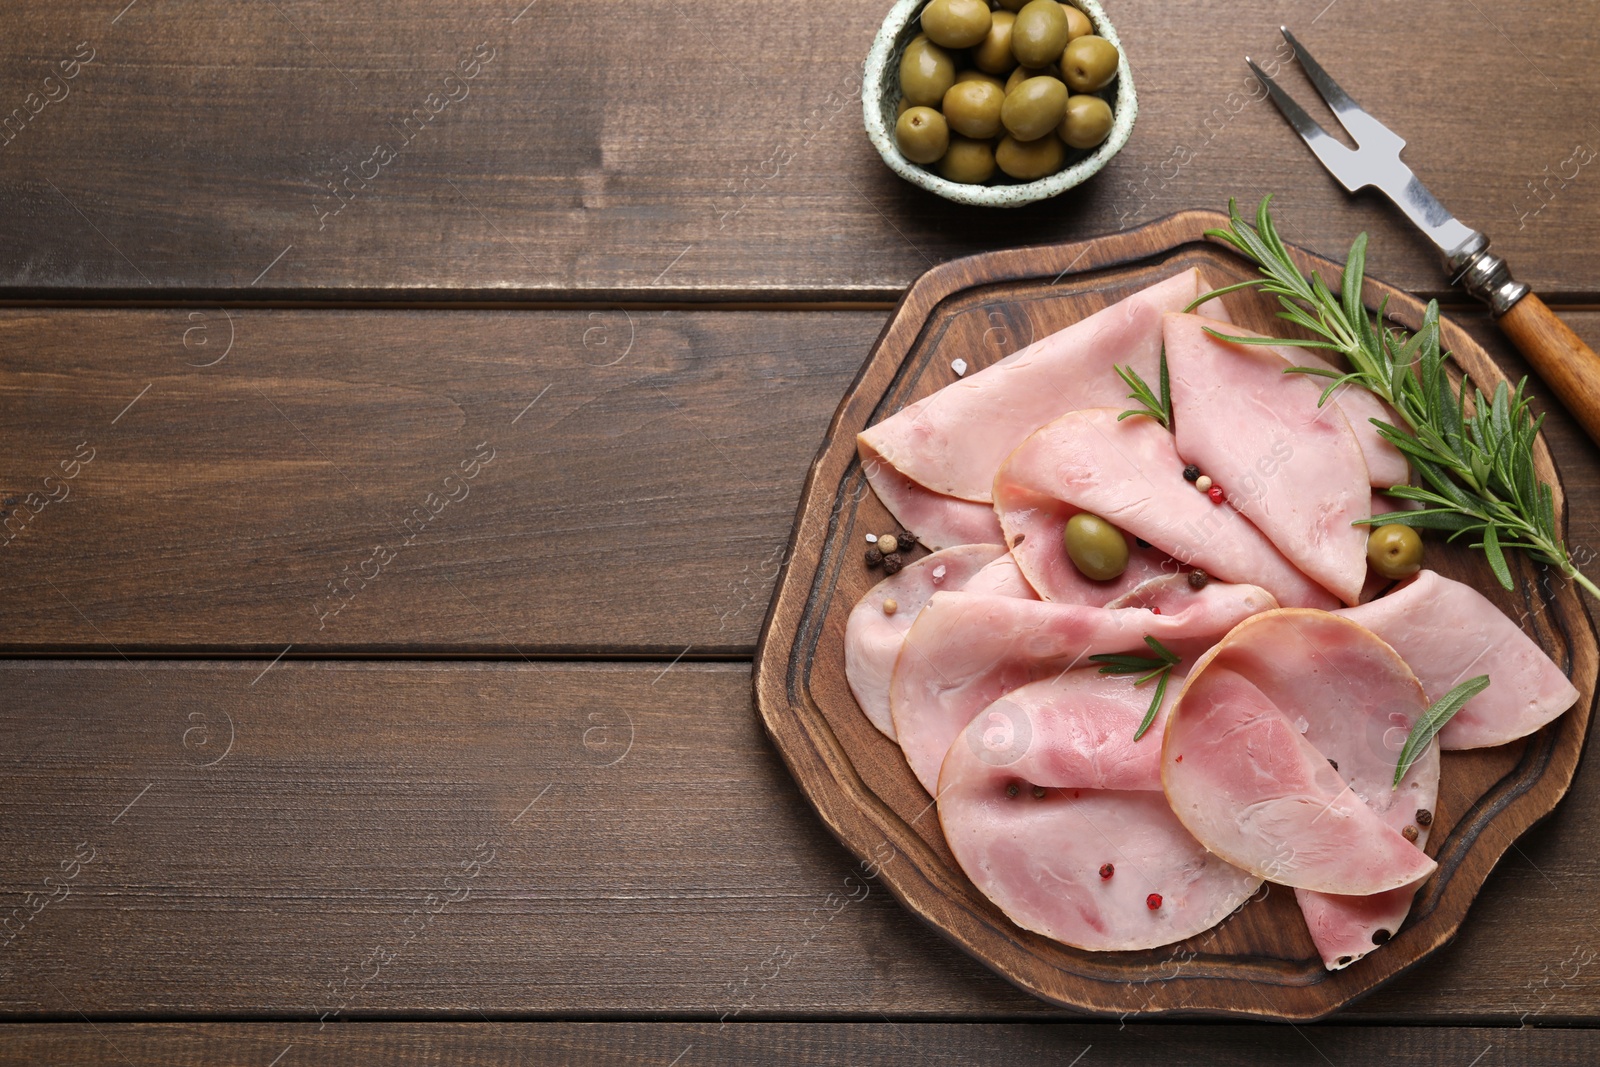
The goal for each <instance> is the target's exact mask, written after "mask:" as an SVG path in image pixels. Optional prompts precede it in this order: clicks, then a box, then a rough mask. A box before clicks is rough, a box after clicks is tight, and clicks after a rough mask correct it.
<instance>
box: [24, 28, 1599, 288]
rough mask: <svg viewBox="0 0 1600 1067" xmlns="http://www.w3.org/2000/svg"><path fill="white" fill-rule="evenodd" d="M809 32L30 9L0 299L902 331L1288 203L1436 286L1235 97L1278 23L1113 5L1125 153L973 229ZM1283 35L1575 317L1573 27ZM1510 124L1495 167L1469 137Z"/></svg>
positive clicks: (1587, 94) (1590, 80)
mask: <svg viewBox="0 0 1600 1067" xmlns="http://www.w3.org/2000/svg"><path fill="white" fill-rule="evenodd" d="M805 12H806V17H805V18H804V20H803V21H796V20H794V19H791V20H789V21H787V22H784V23H781V24H780V23H777V22H775V20H773V19H772V17H771V15H770V13H769V12H768V11H767V10H766V9H765V8H763V7H761V6H759V5H749V4H733V3H727V4H721V5H714V6H706V5H697V6H693V7H686V6H685V5H683V4H680V3H675V2H672V0H640V2H639V3H635V4H630V5H629V6H628V9H627V15H626V17H620V16H615V15H606V14H600V15H597V13H596V12H594V11H593V10H591V9H588V8H584V7H576V6H570V5H561V4H535V5H528V4H527V0H473V2H470V3H466V4H462V3H452V2H447V0H409V2H407V3H404V4H389V5H384V6H383V7H381V8H378V7H367V6H365V5H326V4H316V3H311V2H310V0H282V2H280V3H273V4H259V5H249V6H248V7H247V8H244V9H241V8H240V7H239V5H237V4H230V3H225V2H223V0H185V2H180V3H163V4H149V3H145V4H135V5H131V6H128V5H125V3H124V2H119V0H110V2H108V3H104V4H98V5H95V6H94V8H93V9H92V10H85V9H81V8H79V7H78V6H75V5H61V4H57V3H51V2H49V0H20V2H16V3H13V4H11V5H10V6H9V7H8V10H7V33H6V37H5V41H4V42H3V44H0V75H3V76H0V86H3V87H4V95H3V96H0V118H10V120H11V122H12V126H11V127H8V128H6V129H5V131H4V132H3V133H0V141H3V142H4V147H3V148H0V190H3V195H4V198H5V200H6V203H7V204H8V206H10V207H11V210H9V211H7V212H5V213H4V217H3V218H0V287H3V290H4V291H5V292H6V293H7V294H9V295H11V296H23V297H65V298H79V297H81V296H83V295H84V294H86V293H98V294H102V295H124V296H126V295H144V296H153V297H157V298H160V299H173V298H174V296H175V295H176V294H192V293H201V292H204V293H210V294H214V295H218V296H227V297H229V298H234V299H237V298H240V297H243V296H255V295H261V294H266V295H277V296H295V297H304V298H340V297H348V296H351V295H361V296H372V297H397V298H399V297H403V298H406V299H460V298H473V299H495V298H506V297H516V298H554V299H572V298H573V296H574V294H587V295H588V296H590V297H592V298H595V299H603V298H609V297H612V296H618V295H624V294H632V295H635V296H637V295H641V294H643V295H645V296H646V297H647V298H649V297H655V296H657V295H665V296H670V297H673V298H677V299H686V300H723V299H729V298H741V299H752V298H774V297H777V298H782V299H791V298H792V299H813V298H821V299H863V298H865V299H873V300H888V299H893V298H894V297H895V296H896V295H897V294H898V292H899V290H901V289H902V288H903V287H904V286H905V285H906V284H907V283H908V282H909V281H910V280H911V279H912V278H913V277H914V276H915V275H916V274H918V273H920V272H921V271H923V270H925V269H926V268H927V267H929V266H931V265H932V264H934V263H936V262H940V261H943V260H946V259H950V258H952V257H955V256H959V255H963V254H966V253H970V252H975V251H982V250H987V249H990V248H995V247H1006V246H1014V245H1020V244H1031V243H1038V242H1043V241H1052V240H1062V239H1069V238H1081V237H1086V236H1092V235H1095V234H1100V233H1107V232H1111V231H1113V230H1116V229H1119V228H1122V227H1125V226H1129V225H1135V224H1138V223H1140V222H1144V221H1148V220H1150V219H1152V218H1155V217H1158V216H1160V215H1163V214H1167V213H1169V212H1171V211H1175V210H1178V209H1181V208H1189V207H1206V208H1221V207H1223V206H1224V205H1225V204H1226V202H1227V199H1228V197H1230V196H1238V197H1240V198H1243V199H1246V200H1254V199H1255V198H1257V197H1258V196H1260V195H1261V194H1263V193H1266V192H1274V191H1275V192H1277V193H1280V194H1282V196H1283V199H1282V201H1281V203H1282V210H1281V211H1280V213H1279V218H1280V222H1281V224H1282V226H1283V228H1284V232H1285V237H1286V238H1288V239H1290V240H1293V241H1295V242H1297V243H1300V244H1303V245H1306V246H1308V247H1312V248H1316V249H1321V250H1325V251H1331V252H1339V251H1340V250H1342V249H1343V248H1344V247H1346V246H1347V244H1348V242H1349V239H1350V238H1351V237H1352V236H1353V235H1354V233H1355V232H1356V231H1357V230H1358V229H1361V228H1368V229H1371V230H1373V231H1374V234H1375V239H1374V246H1373V250H1372V251H1373V261H1374V262H1376V263H1379V264H1381V265H1382V273H1383V275H1384V276H1385V277H1386V278H1387V280H1389V281H1392V282H1394V283H1396V284H1398V285H1401V286H1402V287H1408V288H1419V287H1420V288H1422V289H1426V290H1430V291H1436V290H1441V289H1443V288H1444V285H1445V283H1444V280H1443V278H1442V277H1441V276H1440V273H1439V271H1438V269H1437V267H1436V265H1435V262H1434V256H1433V254H1432V252H1431V250H1430V249H1429V248H1428V247H1427V246H1426V245H1425V243H1424V242H1423V241H1422V239H1421V238H1419V237H1417V236H1416V235H1415V234H1413V233H1410V232H1408V231H1407V229H1406V228H1405V226H1404V224H1403V223H1401V222H1400V221H1399V219H1398V217H1397V216H1396V215H1395V213H1394V212H1393V211H1392V210H1391V209H1389V208H1388V207H1387V206H1386V205H1384V204H1383V203H1382V202H1381V201H1379V200H1377V199H1376V198H1374V197H1371V196H1370V195H1369V196H1365V197H1362V198H1361V199H1359V200H1358V201H1356V202H1355V204H1354V206H1352V205H1351V204H1350V202H1349V198H1348V197H1347V196H1346V195H1345V193H1344V192H1343V191H1342V190H1341V189H1340V188H1338V187H1337V186H1336V185H1335V184H1334V183H1333V182H1332V181H1331V180H1330V179H1329V178H1328V177H1327V175H1325V174H1324V173H1323V172H1322V171H1321V169H1320V167H1319V165H1318V164H1317V163H1316V161H1315V160H1314V159H1313V158H1312V157H1311V155H1310V153H1308V152H1307V151H1305V150H1304V148H1303V146H1301V145H1300V144H1299V143H1298V142H1297V141H1296V139H1295V138H1294V136H1293V134H1292V133H1291V132H1290V131H1289V130H1288V128H1287V127H1286V126H1285V125H1284V124H1283V122H1282V121H1281V120H1280V119H1279V117H1278V116H1277V115H1276V114H1275V113H1274V112H1273V110H1272V109H1271V108H1270V107H1269V106H1268V105H1267V104H1265V103H1264V102H1262V101H1261V99H1260V91H1259V89H1258V88H1256V87H1255V86H1254V83H1252V82H1251V81H1249V80H1248V74H1247V71H1246V68H1245V67H1244V64H1243V63H1242V61H1241V60H1242V57H1243V56H1244V55H1245V54H1246V53H1250V54H1253V55H1255V56H1256V57H1257V58H1258V59H1265V60H1266V61H1267V62H1268V63H1269V65H1271V66H1276V59H1277V58H1278V57H1280V56H1281V53H1280V52H1277V51H1276V50H1277V49H1279V48H1280V47H1281V42H1280V41H1279V40H1278V38H1277V34H1276V31H1275V28H1276V26H1277V25H1278V23H1279V22H1280V21H1282V19H1283V17H1284V16H1283V12H1282V10H1281V5H1278V4H1273V3H1269V2H1268V0H1233V2H1228V3H1223V2H1221V0H1203V2H1201V3H1198V4H1190V5H1188V6H1187V7H1186V8H1185V14H1186V21H1185V23H1184V25H1185V26H1193V27H1200V26H1203V27H1204V28H1205V43H1204V46H1203V47H1174V46H1173V43H1174V39H1175V37H1174V35H1175V34H1176V33H1178V32H1180V28H1179V27H1177V26H1175V24H1174V23H1173V22H1172V18H1171V14H1170V12H1169V11H1168V10H1167V9H1166V8H1164V7H1162V6H1160V5H1153V6H1152V5H1136V4H1129V5H1120V6H1118V7H1114V8H1113V9H1112V15H1113V17H1114V18H1115V19H1116V21H1117V24H1118V28H1119V31H1120V34H1121V37H1122V39H1123V41H1124V42H1125V43H1126V46H1127V47H1128V49H1129V57H1130V61H1131V62H1132V65H1133V70H1134V73H1135V80H1136V82H1137V85H1138V89H1139V94H1140V97H1141V101H1140V102H1141V107H1140V116H1139V123H1138V126H1137V128H1136V131H1135V135H1134V137H1133V140H1132V141H1131V143H1130V144H1129V145H1128V147H1127V148H1126V149H1124V151H1123V152H1122V153H1121V155H1119V156H1118V158H1117V159H1115V160H1114V161H1113V162H1112V164H1111V165H1110V166H1109V167H1108V168H1107V170H1106V171H1105V172H1104V173H1103V174H1102V175H1101V176H1099V177H1098V178H1097V179H1096V180H1095V181H1094V182H1092V183H1091V184H1089V185H1088V186H1086V187H1084V188H1082V189H1081V190H1079V191H1077V192H1075V193H1072V194H1069V195H1068V196H1066V197H1064V198H1061V199H1060V200H1059V201H1057V202H1047V203H1044V204H1040V205H1036V206H1034V207H1031V208H1028V209H1024V210H1018V211H987V212H985V211H977V210H972V209H959V208H956V207H954V206H952V205H950V204H948V203H947V202H945V201H942V200H938V199H936V198H934V197H932V196H929V195H927V194H924V193H922V192H920V191H917V190H915V189H913V188H911V187H910V186H909V185H907V184H906V183H904V182H901V181H900V180H899V179H897V178H895V177H894V176H893V175H892V174H891V173H890V172H889V171H888V169H887V168H886V167H884V166H883V164H882V162H881V161H880V160H879V159H878V158H877V156H876V155H875V153H874V152H873V150H872V148H871V147H870V145H869V144H868V142H867V140H866V138H865V136H864V135H863V133H862V130H861V119H860V102H859V100H858V94H859V79H860V67H861V62H862V59H863V57H864V56H865V54H866V51H867V47H868V44H869V42H870V41H871V39H872V36H873V34H874V33H875V31H876V30H877V24H878V20H879V17H880V14H881V8H879V7H872V6H863V5H859V4H852V3H848V2H846V0H828V2H826V3H822V4H813V5H808V6H807V8H806V9H805ZM1295 22H1296V26H1295V28H1296V29H1297V30H1299V31H1300V32H1301V36H1302V38H1303V39H1304V40H1305V41H1306V43H1307V44H1308V46H1309V47H1311V48H1312V49H1313V50H1314V51H1315V52H1316V54H1317V55H1318V57H1319V58H1320V59H1321V61H1322V62H1323V63H1324V64H1325V65H1326V66H1327V67H1328V68H1329V70H1330V71H1332V72H1333V73H1334V74H1335V75H1336V76H1337V77H1338V78H1339V79H1340V80H1341V81H1343V83H1344V84H1345V85H1346V86H1347V87H1349V88H1350V89H1351V90H1352V91H1353V92H1354V93H1355V94H1356V96H1357V97H1358V98H1359V99H1360V100H1361V101H1362V102H1363V103H1365V104H1367V105H1368V106H1369V107H1371V108H1372V109H1373V110H1374V111H1375V112H1376V114H1377V115H1378V116H1379V117H1380V118H1382V119H1383V120H1384V121H1386V122H1388V123H1390V124H1391V125H1392V126H1393V127H1394V128H1395V129H1396V130H1397V131H1398V132H1400V133H1401V135H1402V136H1404V137H1406V138H1407V139H1408V140H1409V142H1410V144H1411V147H1410V149H1409V150H1408V153H1407V159H1408V161H1409V162H1410V163H1411V164H1412V165H1413V166H1414V167H1415V169H1416V171H1417V173H1418V174H1419V175H1420V176H1421V177H1422V178H1423V179H1424V180H1425V181H1426V182H1427V183H1428V184H1429V185H1430V186H1431V187H1432V189H1433V191H1434V192H1435V193H1436V194H1438V196H1439V197H1440V198H1441V199H1442V200H1443V201H1444V203H1445V204H1447V205H1448V206H1450V207H1451V208H1452V209H1453V210H1455V211H1456V212H1458V213H1459V214H1460V215H1461V217H1462V218H1463V219H1465V220H1467V221H1468V222H1469V223H1471V224H1473V225H1476V226H1479V227H1481V228H1482V229H1484V230H1486V231H1488V232H1489V233H1490V234H1492V235H1494V236H1495V237H1496V238H1497V245H1498V247H1499V249H1500V251H1501V252H1502V253H1504V254H1505V255H1506V256H1507V257H1508V259H1509V260H1510V262H1511V263H1512V265H1513V267H1515V268H1516V269H1517V270H1518V271H1519V272H1520V273H1521V275H1522V276H1523V277H1524V278H1525V279H1526V280H1528V281H1530V282H1532V283H1533V284H1534V285H1535V287H1536V288H1538V289H1540V290H1541V291H1544V292H1546V294H1547V295H1552V296H1555V297H1558V298H1559V297H1572V296H1580V295H1581V296H1584V297H1585V298H1589V299H1592V298H1593V297H1594V295H1595V293H1596V292H1597V288H1596V284H1595V279H1596V278H1597V277H1600V212H1596V210H1595V205H1596V197H1597V196H1600V193H1597V190H1600V183H1597V182H1596V181H1595V180H1594V179H1593V176H1592V174H1593V170H1594V166H1595V162H1594V161H1595V159H1596V150H1597V147H1600V127H1597V125H1596V123H1595V121H1594V120H1593V118H1592V116H1591V115H1590V111H1591V110H1592V109H1591V108H1590V107H1589V102H1590V101H1592V100H1593V99H1594V98H1595V96H1596V94H1597V92H1600V69H1597V68H1596V67H1595V65H1594V64H1593V63H1591V62H1590V61H1589V59H1590V57H1591V56H1592V55H1593V53H1594V50H1595V48H1596V45H1597V38H1596V29H1595V24H1594V20H1593V19H1592V18H1591V17H1590V15H1589V13H1588V11H1587V10H1586V9H1585V7H1584V6H1583V5H1575V4H1570V3H1562V2H1560V0H1531V2H1529V3H1525V4H1520V5H1517V6H1516V7H1515V9H1510V8H1494V9H1490V8H1484V9H1482V10H1476V9H1473V10H1468V11H1467V12H1465V13H1462V14H1460V15H1459V17H1452V18H1446V19H1441V18H1439V17H1438V14H1437V12H1436V10H1435V9H1434V8H1432V7H1430V6H1428V5H1395V4H1391V3H1385V2H1383V0H1343V2H1342V3H1341V4H1340V6H1339V9H1338V11H1337V13H1336V15H1335V16H1329V17H1323V16H1322V15H1320V14H1316V15H1313V14H1307V15H1305V16H1304V17H1303V18H1299V19H1297V20H1295ZM1417 41H1426V42H1427V43H1428V47H1426V48H1418V47H1415V42H1417ZM79 42H84V43H83V45H81V46H80V45H79ZM196 42H204V45H203V46H202V45H197V44H196ZM75 56H85V57H87V56H92V60H91V61H90V62H88V63H87V65H82V64H81V63H80V62H79V61H78V60H77V59H75V58H74V57H75ZM63 62H65V63H67V64H68V68H67V69H72V70H75V71H76V73H75V76H74V77H72V78H71V79H65V78H64V77H63V74H64V71H63V69H62V68H61V66H60V65H61V64H62V63H63ZM74 63H78V64H79V65H78V66H77V67H74V66H72V65H73V64H74ZM1283 68H1284V71H1285V81H1286V84H1288V86H1289V87H1290V88H1291V89H1293V90H1294V91H1295V93H1296V94H1297V95H1298V96H1300V97H1302V98H1304V99H1306V100H1308V101H1312V100H1315V96H1314V94H1313V93H1312V91H1311V89H1310V88H1309V86H1308V84H1307V83H1306V82H1305V81H1304V80H1303V79H1302V78H1301V77H1300V76H1299V75H1298V73H1296V72H1294V71H1293V70H1292V69H1290V65H1289V64H1284V65H1283ZM1502 71H1503V72H1506V73H1505V76H1503V77H1502V76H1497V75H1496V73H1495V72H1502ZM469 74H470V75H471V76H470V77H469V76H468V75H469ZM47 78H48V79H51V80H50V81H48V82H47V81H46V79H47ZM1490 91H1492V93H1493V106H1492V107H1490V108H1489V109H1488V111H1487V112H1486V110H1485V107H1484V106H1483V104H1482V103H1481V100H1482V94H1483V93H1484V92H1490ZM50 97H55V98H57V99H56V100H55V101H54V102H51V101H50V99H49V98H50ZM1318 114H1325V113H1323V112H1321V111H1320V109H1319V111H1318ZM1507 122H1514V123H1515V125H1516V131H1517V135H1516V136H1515V137H1496V136H1489V137H1485V136H1483V134H1484V127H1485V124H1486V123H1490V124H1500V125H1504V124H1505V123H1507ZM1330 124H1331V120H1330ZM152 146H160V147H159V150H155V149H153V147H152Z"/></svg>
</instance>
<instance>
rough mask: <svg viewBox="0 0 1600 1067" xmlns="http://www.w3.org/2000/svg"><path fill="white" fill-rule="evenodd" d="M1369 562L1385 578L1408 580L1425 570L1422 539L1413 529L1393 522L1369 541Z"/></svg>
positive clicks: (1369, 538) (1376, 531)
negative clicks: (1406, 578)
mask: <svg viewBox="0 0 1600 1067" xmlns="http://www.w3.org/2000/svg"><path fill="white" fill-rule="evenodd" d="M1367 562H1368V563H1369V564H1371V565H1372V569H1373V570H1375V571H1377V572H1378V573H1379V574H1381V575H1383V576H1384V577H1385V578H1405V577H1408V576H1410V575H1413V574H1415V573H1417V572H1418V571H1420V570H1421V569H1422V538H1421V537H1418V536H1417V531H1415V530H1413V529H1412V528H1411V527H1409V526H1401V525H1400V524H1399V523H1397V522H1391V523H1389V525H1387V526H1380V527H1378V528H1377V529H1376V530H1373V531H1372V534H1371V536H1369V537H1368V538H1367Z"/></svg>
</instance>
